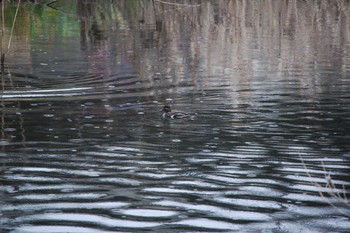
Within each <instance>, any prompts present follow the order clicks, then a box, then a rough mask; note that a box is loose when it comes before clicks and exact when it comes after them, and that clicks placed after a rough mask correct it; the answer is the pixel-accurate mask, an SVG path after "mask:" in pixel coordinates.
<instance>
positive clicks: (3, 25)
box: [1, 0, 5, 73]
mask: <svg viewBox="0 0 350 233" xmlns="http://www.w3.org/2000/svg"><path fill="white" fill-rule="evenodd" d="M1 23H2V25H1V71H2V73H3V71H4V69H5V1H4V0H3V1H1Z"/></svg>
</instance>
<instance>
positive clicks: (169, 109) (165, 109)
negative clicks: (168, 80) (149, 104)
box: [161, 105, 171, 112]
mask: <svg viewBox="0 0 350 233" xmlns="http://www.w3.org/2000/svg"><path fill="white" fill-rule="evenodd" d="M161 112H171V107H170V106H169V105H164V107H163V108H162V110H161Z"/></svg>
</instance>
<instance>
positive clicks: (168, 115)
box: [161, 105, 193, 119]
mask: <svg viewBox="0 0 350 233" xmlns="http://www.w3.org/2000/svg"><path fill="white" fill-rule="evenodd" d="M161 111H162V112H163V114H162V117H163V118H165V119H183V118H192V117H193V115H191V114H189V113H186V112H179V111H174V112H173V111H171V107H170V106H169V105H165V106H164V107H163V108H162V110H161Z"/></svg>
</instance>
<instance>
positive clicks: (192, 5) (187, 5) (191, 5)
mask: <svg viewBox="0 0 350 233" xmlns="http://www.w3.org/2000/svg"><path fill="white" fill-rule="evenodd" d="M154 1H156V2H159V3H163V4H168V5H173V6H182V7H197V6H201V5H202V4H185V3H173V2H166V1H162V0H154Z"/></svg>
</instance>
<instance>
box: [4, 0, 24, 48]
mask: <svg viewBox="0 0 350 233" xmlns="http://www.w3.org/2000/svg"><path fill="white" fill-rule="evenodd" d="M20 3H21V0H18V4H17V8H16V13H15V17H14V19H13V22H12V27H11V33H10V38H9V43H8V45H7V51H9V50H10V47H11V40H12V34H13V29H14V27H15V23H16V19H17V14H18V9H19V4H20Z"/></svg>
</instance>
